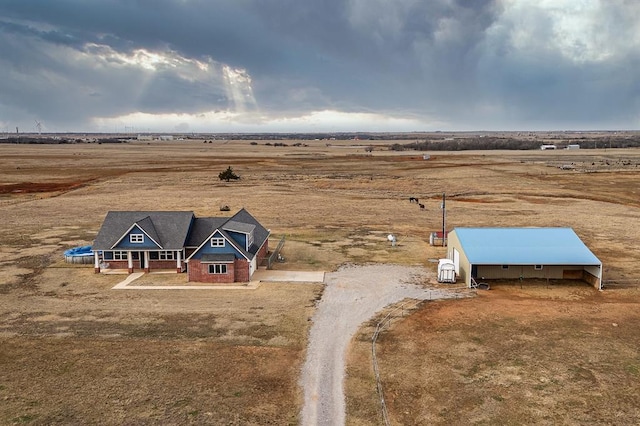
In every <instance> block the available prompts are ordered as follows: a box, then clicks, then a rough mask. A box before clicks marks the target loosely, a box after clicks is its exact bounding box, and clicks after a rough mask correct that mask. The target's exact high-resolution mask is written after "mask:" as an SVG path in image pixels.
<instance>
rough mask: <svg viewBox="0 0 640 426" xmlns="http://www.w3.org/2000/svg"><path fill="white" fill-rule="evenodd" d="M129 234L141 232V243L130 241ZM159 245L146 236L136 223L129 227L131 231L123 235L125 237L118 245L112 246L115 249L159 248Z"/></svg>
mask: <svg viewBox="0 0 640 426" xmlns="http://www.w3.org/2000/svg"><path fill="white" fill-rule="evenodd" d="M131 234H141V235H142V238H143V240H142V243H132V242H130V240H129V235H131ZM159 248H160V247H159V246H158V245H157V244H156V243H154V242H153V240H152V239H151V238H149V237H148V236H147V234H145V233H144V232H143V231H142V230H141V229H140V228H139V227H138V226H137V225H136V226H134V227H133V228H131V231H129V233H127V235H125V237H124V238H123V239H122V240H120V242H119V243H118V245H116V246H115V247H114V250H115V249H141V250H144V249H159Z"/></svg>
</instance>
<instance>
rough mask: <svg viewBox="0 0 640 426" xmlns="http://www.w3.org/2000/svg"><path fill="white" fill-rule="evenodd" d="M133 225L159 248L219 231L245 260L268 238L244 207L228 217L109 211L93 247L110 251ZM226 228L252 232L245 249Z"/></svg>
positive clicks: (197, 241)
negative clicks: (247, 247)
mask: <svg viewBox="0 0 640 426" xmlns="http://www.w3.org/2000/svg"><path fill="white" fill-rule="evenodd" d="M134 224H137V225H138V226H139V227H140V229H142V230H143V231H144V232H146V233H147V234H148V235H149V237H151V238H152V239H153V240H155V241H156V242H157V243H158V244H160V245H161V246H162V249H163V250H179V249H182V248H184V247H200V245H202V244H203V243H204V242H205V241H206V240H207V239H208V238H209V237H210V236H211V235H212V234H213V233H214V232H215V231H216V230H219V231H220V233H221V234H222V235H224V236H225V238H227V239H228V240H229V241H230V242H231V243H232V244H234V246H236V247H237V248H238V249H239V250H240V251H241V252H242V253H243V254H244V255H245V256H246V257H247V258H248V259H252V258H253V256H255V254H256V253H257V252H258V250H259V249H260V247H262V245H263V244H264V242H265V241H266V240H267V238H269V231H268V230H267V229H265V228H264V227H263V226H262V225H260V223H259V222H258V221H257V220H256V219H255V218H254V217H253V216H251V214H249V212H247V211H246V210H245V209H241V210H240V211H239V212H238V213H236V214H235V215H233V216H232V217H201V218H196V217H195V216H194V214H193V212H186V211H182V212H135V211H110V212H109V213H107V216H106V217H105V219H104V222H103V223H102V227H101V228H100V231H99V232H98V235H97V236H96V239H95V241H94V243H93V249H94V250H111V249H112V247H113V246H114V245H116V244H117V243H118V242H119V241H120V240H121V239H122V237H124V236H125V234H126V233H127V231H128V230H129V229H130V228H131V227H132V226H133V225H134ZM227 231H235V232H243V233H249V232H252V231H253V244H252V245H251V247H249V250H248V251H246V250H244V247H239V246H238V245H237V244H236V243H235V241H234V240H233V239H232V238H231V236H230V235H229V234H228V233H227Z"/></svg>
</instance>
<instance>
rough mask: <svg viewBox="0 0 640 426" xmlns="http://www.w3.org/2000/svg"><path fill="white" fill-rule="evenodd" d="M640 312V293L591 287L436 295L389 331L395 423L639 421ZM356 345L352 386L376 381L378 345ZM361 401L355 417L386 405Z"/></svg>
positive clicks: (388, 385)
mask: <svg viewBox="0 0 640 426" xmlns="http://www.w3.org/2000/svg"><path fill="white" fill-rule="evenodd" d="M638 312H639V310H638V298H637V294H634V293H629V294H627V295H626V296H624V295H622V294H621V293H618V294H616V295H612V296H609V294H607V293H606V292H605V293H599V292H597V291H596V290H594V289H592V288H589V287H588V286H586V285H585V286H584V287H580V288H573V287H570V288H565V287H552V288H549V287H545V286H532V287H529V288H527V286H525V288H524V289H521V288H519V286H518V287H516V286H497V287H492V290H491V291H489V292H482V293H478V297H477V298H474V299H465V300H456V301H440V302H432V303H427V304H425V305H424V306H423V308H422V309H421V310H420V311H418V312H417V313H414V314H413V315H411V316H410V317H408V318H407V319H405V320H403V321H400V322H397V323H396V324H395V325H394V326H393V328H392V329H391V331H389V332H385V333H384V334H383V335H382V336H381V338H380V339H379V344H378V362H379V364H380V369H381V371H382V376H383V383H384V389H385V400H386V403H387V406H388V408H389V411H390V415H391V419H392V423H393V424H452V423H464V424H470V423H480V424H522V423H536V424H558V423H562V424H609V423H616V424H637V423H638V422H639V421H640V411H639V410H638V408H637V407H638V406H640V397H639V396H638V395H640V380H639V378H640V352H638V347H640V337H639V335H638V333H637V328H636V327H635V325H634V324H636V323H637V321H638V320H639V319H640V314H638ZM357 346H358V347H357V349H356V350H354V352H353V356H352V358H351V362H350V370H349V371H350V374H351V375H352V376H353V381H354V383H352V385H354V386H355V385H356V384H359V386H362V385H363V384H364V383H369V385H371V382H370V380H371V378H370V373H368V372H367V370H366V368H365V367H362V366H361V365H360V363H364V362H366V361H367V358H368V356H367V350H370V345H368V344H366V343H360V342H358V345H357ZM351 402H352V403H351V404H350V407H351V408H352V411H351V416H352V417H350V419H351V420H350V422H351V421H352V422H353V423H354V424H358V423H359V422H363V421H364V419H365V418H367V416H371V415H376V414H377V415H379V414H378V413H379V401H373V400H367V399H366V398H365V396H364V395H360V396H359V397H358V395H355V396H354V400H352V401H351ZM376 402H377V404H378V409H377V410H376V408H375V404H376ZM363 424H364V423H363Z"/></svg>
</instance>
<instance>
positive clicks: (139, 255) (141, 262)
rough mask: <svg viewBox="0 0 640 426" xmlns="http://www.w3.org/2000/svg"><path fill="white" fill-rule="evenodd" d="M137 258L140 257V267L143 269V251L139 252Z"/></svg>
mask: <svg viewBox="0 0 640 426" xmlns="http://www.w3.org/2000/svg"><path fill="white" fill-rule="evenodd" d="M138 258H139V259H140V269H144V252H143V251H141V252H139V254H138Z"/></svg>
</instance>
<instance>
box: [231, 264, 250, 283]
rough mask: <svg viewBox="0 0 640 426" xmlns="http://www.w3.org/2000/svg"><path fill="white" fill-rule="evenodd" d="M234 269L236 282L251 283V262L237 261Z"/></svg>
mask: <svg viewBox="0 0 640 426" xmlns="http://www.w3.org/2000/svg"><path fill="white" fill-rule="evenodd" d="M234 269H235V280H236V282H239V283H246V282H249V262H248V261H247V260H246V259H236V260H235V265H234Z"/></svg>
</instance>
